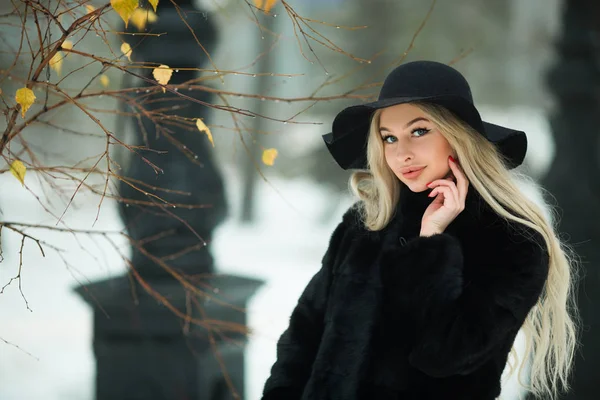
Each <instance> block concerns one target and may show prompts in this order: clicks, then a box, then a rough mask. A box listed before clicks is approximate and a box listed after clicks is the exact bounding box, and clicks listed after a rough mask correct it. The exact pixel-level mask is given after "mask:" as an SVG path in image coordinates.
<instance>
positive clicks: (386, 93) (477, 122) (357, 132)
mask: <svg viewBox="0 0 600 400" xmlns="http://www.w3.org/2000/svg"><path fill="white" fill-rule="evenodd" d="M417 101H418V102H426V103H433V104H438V105H440V106H443V107H445V108H447V109H448V110H450V111H452V112H453V113H454V114H455V115H457V116H458V117H459V118H460V119H462V120H463V121H465V122H466V123H467V124H469V125H470V126H471V127H473V128H474V129H475V130H476V131H478V132H479V133H481V134H482V135H483V136H484V137H486V138H487V139H488V140H489V141H490V142H492V143H494V144H495V145H496V146H498V148H499V150H500V151H501V153H503V154H504V155H505V156H506V158H507V160H508V162H509V165H508V167H509V168H511V169H512V168H515V167H517V166H519V165H521V163H522V162H523V160H524V159H525V153H526V152H527V136H526V135H525V132H522V131H518V130H514V129H510V128H505V127H503V126H498V125H494V124H491V123H489V122H484V121H482V120H481V116H480V115H479V112H478V111H477V109H476V108H475V106H474V105H473V96H472V95H471V89H470V87H469V83H468V82H467V80H466V79H465V78H464V77H463V76H462V75H461V74H460V72H458V71H457V70H455V69H454V68H452V67H450V66H448V65H446V64H442V63H438V62H434V61H414V62H410V63H406V64H402V65H400V66H399V67H397V68H395V69H394V70H393V71H392V72H391V73H390V74H389V75H388V76H387V78H386V79H385V81H384V83H383V86H382V87H381V92H380V93H379V99H378V100H377V101H374V102H372V103H367V104H361V105H356V106H351V107H347V108H345V109H344V110H342V111H341V112H340V113H339V114H338V115H337V116H336V117H335V119H334V121H333V126H332V132H331V133H328V134H326V135H323V139H324V140H325V144H326V145H327V148H328V149H329V152H330V153H331V155H332V156H333V158H334V159H335V160H336V161H337V163H338V164H339V165H340V166H341V167H342V168H343V169H353V168H354V169H365V168H367V135H368V132H369V126H370V124H371V117H372V116H373V113H374V112H375V110H378V109H380V108H385V107H389V106H393V105H396V104H401V103H410V102H417Z"/></svg>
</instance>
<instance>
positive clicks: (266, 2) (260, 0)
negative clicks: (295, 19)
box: [254, 0, 277, 13]
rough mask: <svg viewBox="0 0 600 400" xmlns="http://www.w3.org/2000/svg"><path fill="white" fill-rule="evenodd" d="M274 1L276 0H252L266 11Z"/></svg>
mask: <svg viewBox="0 0 600 400" xmlns="http://www.w3.org/2000/svg"><path fill="white" fill-rule="evenodd" d="M276 3H277V0H254V5H255V6H256V7H257V8H260V9H261V10H263V11H264V12H266V13H268V12H269V11H271V9H272V8H273V6H274V5H275V4H276Z"/></svg>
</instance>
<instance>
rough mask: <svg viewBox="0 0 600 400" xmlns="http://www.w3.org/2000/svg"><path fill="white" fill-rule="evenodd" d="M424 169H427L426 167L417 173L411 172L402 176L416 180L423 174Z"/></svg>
mask: <svg viewBox="0 0 600 400" xmlns="http://www.w3.org/2000/svg"><path fill="white" fill-rule="evenodd" d="M424 169H425V167H423V168H421V169H418V170H416V171H411V172H408V173H406V174H402V176H403V177H405V178H406V179H414V178H416V177H418V176H419V175H421V172H423V170H424Z"/></svg>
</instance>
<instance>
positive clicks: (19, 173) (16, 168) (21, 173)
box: [10, 160, 27, 185]
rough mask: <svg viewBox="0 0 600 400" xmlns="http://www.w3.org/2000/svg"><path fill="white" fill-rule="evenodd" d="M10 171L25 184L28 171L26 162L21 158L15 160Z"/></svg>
mask: <svg viewBox="0 0 600 400" xmlns="http://www.w3.org/2000/svg"><path fill="white" fill-rule="evenodd" d="M10 172H11V173H12V174H13V175H14V176H15V178H17V179H18V180H19V182H21V184H22V185H24V184H25V173H26V172H27V168H26V167H25V164H23V163H22V162H21V161H19V160H15V161H13V162H12V164H10Z"/></svg>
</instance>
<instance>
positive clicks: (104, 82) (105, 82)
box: [100, 74, 110, 88]
mask: <svg viewBox="0 0 600 400" xmlns="http://www.w3.org/2000/svg"><path fill="white" fill-rule="evenodd" d="M100 83H101V84H102V86H104V87H105V88H106V87H108V84H109V83H110V79H108V76H106V75H105V74H102V75H100Z"/></svg>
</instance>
